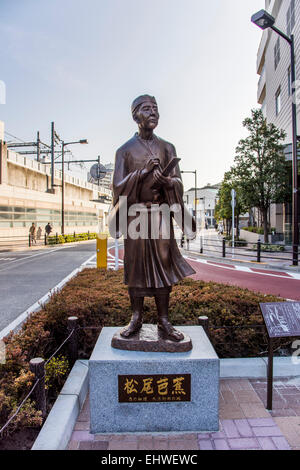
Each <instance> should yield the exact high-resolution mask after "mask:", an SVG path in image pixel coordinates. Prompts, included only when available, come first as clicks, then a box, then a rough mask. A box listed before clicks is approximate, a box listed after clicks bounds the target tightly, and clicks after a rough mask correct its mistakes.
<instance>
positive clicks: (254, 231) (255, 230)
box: [241, 227, 276, 235]
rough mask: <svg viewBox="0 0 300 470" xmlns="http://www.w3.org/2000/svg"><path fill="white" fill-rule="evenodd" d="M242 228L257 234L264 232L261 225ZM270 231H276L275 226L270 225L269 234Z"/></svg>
mask: <svg viewBox="0 0 300 470" xmlns="http://www.w3.org/2000/svg"><path fill="white" fill-rule="evenodd" d="M241 229H242V230H246V231H247V232H253V233H258V234H259V235H263V234H264V229H263V227H242V228H241ZM271 233H276V228H275V227H271V231H269V234H271Z"/></svg>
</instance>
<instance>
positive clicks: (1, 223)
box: [0, 220, 12, 227]
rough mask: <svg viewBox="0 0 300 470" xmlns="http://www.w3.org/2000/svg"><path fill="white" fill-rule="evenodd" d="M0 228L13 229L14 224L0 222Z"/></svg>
mask: <svg viewBox="0 0 300 470" xmlns="http://www.w3.org/2000/svg"><path fill="white" fill-rule="evenodd" d="M0 227H12V222H4V221H3V220H0Z"/></svg>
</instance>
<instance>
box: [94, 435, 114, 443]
mask: <svg viewBox="0 0 300 470" xmlns="http://www.w3.org/2000/svg"><path fill="white" fill-rule="evenodd" d="M112 436H113V434H95V437H94V440H95V441H109V439H110V438H111V437H112Z"/></svg>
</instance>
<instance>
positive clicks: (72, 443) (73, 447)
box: [67, 441, 79, 450]
mask: <svg viewBox="0 0 300 470" xmlns="http://www.w3.org/2000/svg"><path fill="white" fill-rule="evenodd" d="M78 447H79V442H78V441H70V442H69V444H68V447H67V450H77V449H78Z"/></svg>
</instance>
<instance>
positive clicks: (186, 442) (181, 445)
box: [169, 439, 203, 450]
mask: <svg viewBox="0 0 300 470" xmlns="http://www.w3.org/2000/svg"><path fill="white" fill-rule="evenodd" d="M201 442H203V441H201ZM169 449H170V450H199V444H198V442H197V439H169Z"/></svg>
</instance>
